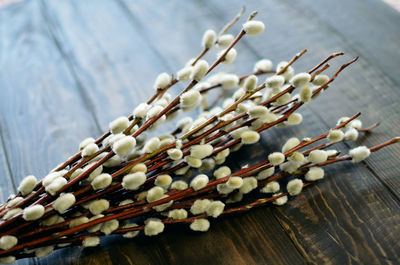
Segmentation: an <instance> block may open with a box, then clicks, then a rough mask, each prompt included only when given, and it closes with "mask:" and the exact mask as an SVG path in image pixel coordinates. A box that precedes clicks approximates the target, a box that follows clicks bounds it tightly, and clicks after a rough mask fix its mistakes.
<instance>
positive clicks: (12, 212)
mask: <svg viewBox="0 0 400 265" xmlns="http://www.w3.org/2000/svg"><path fill="white" fill-rule="evenodd" d="M20 212H22V209H21V208H14V209H11V210H8V212H7V213H6V214H5V215H4V216H3V219H4V220H8V219H10V218H12V217H14V216H16V215H17V214H19V213H20Z"/></svg>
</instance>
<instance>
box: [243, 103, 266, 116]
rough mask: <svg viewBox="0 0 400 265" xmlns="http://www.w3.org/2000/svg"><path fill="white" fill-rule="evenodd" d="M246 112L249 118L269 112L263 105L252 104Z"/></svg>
mask: <svg viewBox="0 0 400 265" xmlns="http://www.w3.org/2000/svg"><path fill="white" fill-rule="evenodd" d="M248 113H249V115H250V117H251V118H261V117H264V116H265V115H267V114H268V113H269V109H268V108H267V107H264V106H259V105H257V106H252V107H250V108H249V110H248Z"/></svg>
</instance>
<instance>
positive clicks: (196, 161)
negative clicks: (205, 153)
mask: <svg viewBox="0 0 400 265" xmlns="http://www.w3.org/2000/svg"><path fill="white" fill-rule="evenodd" d="M185 161H186V163H187V164H188V165H189V166H190V167H193V168H199V167H201V165H202V164H203V163H202V162H201V159H200V158H196V157H192V156H186V157H185Z"/></svg>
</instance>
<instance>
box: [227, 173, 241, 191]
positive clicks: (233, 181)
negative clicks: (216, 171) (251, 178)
mask: <svg viewBox="0 0 400 265" xmlns="http://www.w3.org/2000/svg"><path fill="white" fill-rule="evenodd" d="M242 185H243V179H242V178H241V177H237V176H234V177H230V178H229V179H228V181H227V182H226V186H227V187H228V188H230V189H239V188H240V187H241V186H242Z"/></svg>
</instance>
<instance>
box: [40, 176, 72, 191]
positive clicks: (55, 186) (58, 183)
mask: <svg viewBox="0 0 400 265" xmlns="http://www.w3.org/2000/svg"><path fill="white" fill-rule="evenodd" d="M65 184H67V180H66V179H65V178H64V177H58V178H56V179H54V180H53V181H52V182H51V183H50V184H49V185H47V186H46V188H45V190H46V192H48V193H50V194H51V195H53V196H54V195H56V193H57V192H58V191H59V190H60V189H61V188H62V187H64V185H65Z"/></svg>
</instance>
